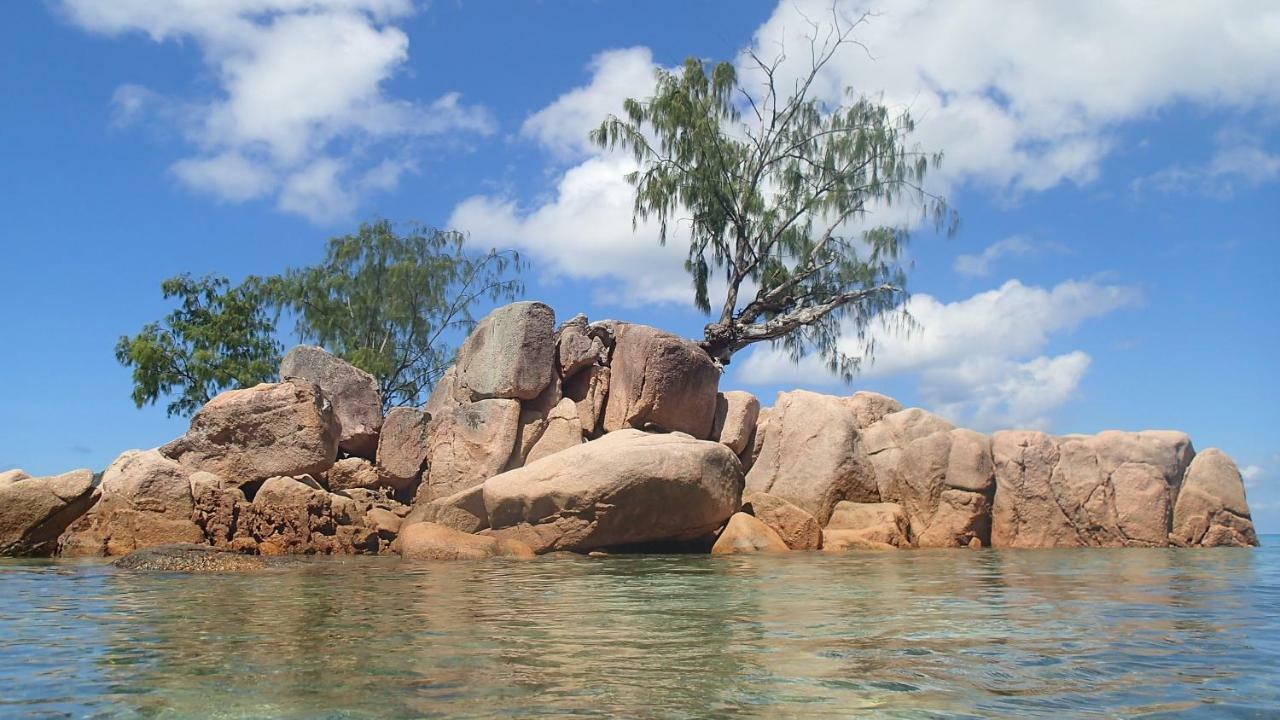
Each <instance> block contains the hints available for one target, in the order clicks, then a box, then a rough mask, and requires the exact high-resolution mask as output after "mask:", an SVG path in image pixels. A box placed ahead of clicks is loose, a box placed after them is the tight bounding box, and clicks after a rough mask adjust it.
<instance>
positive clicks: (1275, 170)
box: [1129, 130, 1280, 199]
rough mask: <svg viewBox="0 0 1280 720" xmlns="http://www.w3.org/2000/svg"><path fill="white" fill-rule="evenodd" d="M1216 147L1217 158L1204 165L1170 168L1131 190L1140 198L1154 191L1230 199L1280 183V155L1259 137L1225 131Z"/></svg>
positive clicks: (1135, 183)
mask: <svg viewBox="0 0 1280 720" xmlns="http://www.w3.org/2000/svg"><path fill="white" fill-rule="evenodd" d="M1214 145H1215V149H1214V153H1213V156H1212V157H1211V158H1210V159H1209V161H1208V162H1206V163H1205V164H1203V165H1190V166H1189V165H1175V166H1172V167H1168V168H1165V169H1163V170H1159V171H1157V172H1154V173H1152V174H1150V175H1145V176H1142V177H1139V178H1135V179H1134V180H1133V181H1132V182H1131V183H1130V184H1129V187H1130V188H1131V189H1132V190H1133V192H1134V194H1136V195H1138V196H1141V195H1143V194H1144V193H1146V192H1148V191H1152V190H1154V191H1157V192H1161V193H1169V194H1187V193H1200V194H1203V195H1207V196H1209V197H1215V198H1218V199H1229V198H1231V196H1232V195H1234V194H1235V192H1236V191H1237V190H1238V189H1240V188H1242V187H1243V188H1254V187H1257V186H1259V185H1262V184H1263V183H1268V182H1274V181H1276V180H1280V154H1278V153H1272V152H1269V151H1268V150H1267V149H1266V148H1264V147H1263V145H1262V141H1261V140H1260V139H1259V138H1258V137H1257V136H1255V135H1252V134H1250V133H1245V132H1239V131H1232V130H1224V131H1221V132H1219V133H1218V134H1217V136H1216V137H1215V139H1214Z"/></svg>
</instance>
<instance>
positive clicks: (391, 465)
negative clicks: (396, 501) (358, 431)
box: [378, 406, 456, 489]
mask: <svg viewBox="0 0 1280 720" xmlns="http://www.w3.org/2000/svg"><path fill="white" fill-rule="evenodd" d="M451 407H456V406H451ZM431 417H432V416H431V415H430V414H429V413H424V412H422V411H420V410H415V409H413V408H407V407H398V408H392V409H391V411H390V412H388V413H387V417H386V418H385V419H384V420H383V421H382V433H381V434H379V435H378V468H379V470H381V472H382V475H383V476H384V478H385V479H386V481H387V482H388V484H390V485H392V486H394V487H396V488H400V489H405V488H409V487H411V486H412V485H413V484H414V483H416V482H418V479H419V477H420V476H421V475H422V469H423V468H424V467H426V464H427V436H428V432H427V429H428V427H429V425H430V421H431Z"/></svg>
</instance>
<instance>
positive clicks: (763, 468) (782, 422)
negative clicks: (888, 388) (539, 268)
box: [747, 390, 880, 522]
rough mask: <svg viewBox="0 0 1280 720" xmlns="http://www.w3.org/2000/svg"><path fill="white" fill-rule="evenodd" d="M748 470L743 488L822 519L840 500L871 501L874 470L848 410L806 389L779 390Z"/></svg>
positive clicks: (875, 494) (876, 497) (837, 400)
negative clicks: (776, 498)
mask: <svg viewBox="0 0 1280 720" xmlns="http://www.w3.org/2000/svg"><path fill="white" fill-rule="evenodd" d="M761 432H763V435H764V437H763V440H762V442H761V444H760V451H759V454H758V455H757V457H756V458H755V462H754V463H753V464H752V466H751V471H750V472H749V473H747V492H749V493H756V492H767V493H769V494H771V495H776V496H778V497H780V498H782V499H784V500H786V501H788V502H791V503H794V504H795V505H798V506H800V507H801V508H803V509H804V510H805V511H807V512H809V513H810V514H812V515H813V516H814V517H815V518H817V519H818V522H826V520H827V518H829V517H830V516H831V509H832V508H833V507H834V506H835V504H836V503H837V502H840V501H841V500H854V501H857V502H876V501H878V500H879V499H880V496H879V493H878V492H877V490H876V480H875V471H874V469H873V468H872V466H871V463H870V462H869V461H868V460H867V458H866V454H865V453H864V452H863V449H862V444H861V441H860V439H859V437H858V428H857V426H856V425H855V423H854V418H853V412H852V411H851V410H849V408H848V406H847V405H846V404H845V402H844V401H843V400H841V399H840V398H835V397H831V396H828V395H819V394H817V393H811V392H808V391H805V390H795V391H792V392H789V393H779V394H778V401H777V402H776V403H775V404H774V406H773V408H772V411H771V412H770V413H769V416H768V422H767V423H765V424H764V425H763V426H759V427H758V428H757V435H759V434H760V433H761Z"/></svg>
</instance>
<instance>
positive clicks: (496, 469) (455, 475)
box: [418, 400, 520, 501]
mask: <svg viewBox="0 0 1280 720" xmlns="http://www.w3.org/2000/svg"><path fill="white" fill-rule="evenodd" d="M519 422H520V403H519V402H517V401H515V400H480V401H478V402H474V403H470V404H467V405H462V406H460V407H457V408H454V409H453V410H451V411H449V412H447V413H445V414H444V415H442V416H440V417H438V418H435V419H433V420H432V422H431V424H430V425H429V427H428V429H427V456H428V457H429V458H430V459H429V461H428V463H427V472H426V473H425V476H424V477H423V481H422V485H421V486H419V488H418V499H419V500H421V501H431V500H434V499H436V498H441V497H445V496H447V495H452V494H454V493H456V492H458V491H461V490H466V489H467V488H470V487H474V486H476V485H479V484H480V483H482V482H484V481H485V480H486V479H488V478H491V477H493V476H494V475H497V474H498V473H500V472H502V471H503V469H504V468H505V467H506V465H507V460H508V459H509V458H510V457H511V454H512V452H513V451H514V449H515V444H516V431H517V429H518V426H519Z"/></svg>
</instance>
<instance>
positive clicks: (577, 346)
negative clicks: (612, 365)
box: [556, 314, 605, 378]
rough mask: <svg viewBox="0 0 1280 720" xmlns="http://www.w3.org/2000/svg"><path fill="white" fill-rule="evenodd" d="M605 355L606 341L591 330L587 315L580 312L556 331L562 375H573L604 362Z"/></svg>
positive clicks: (566, 376) (558, 358)
mask: <svg viewBox="0 0 1280 720" xmlns="http://www.w3.org/2000/svg"><path fill="white" fill-rule="evenodd" d="M604 355H605V347H604V341H603V340H602V339H601V338H600V337H599V336H598V335H597V334H593V333H592V332H591V328H590V326H589V325H588V324H587V316H586V315H582V314H578V315H575V316H573V317H572V318H570V319H568V320H566V321H565V323H564V324H563V325H561V326H560V330H559V331H557V333H556V359H557V361H558V362H559V366H560V377H563V378H570V377H573V376H574V375H575V374H577V373H578V372H579V371H581V370H584V369H586V368H588V367H591V366H592V365H595V364H598V363H600V362H602V360H603V358H604Z"/></svg>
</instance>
